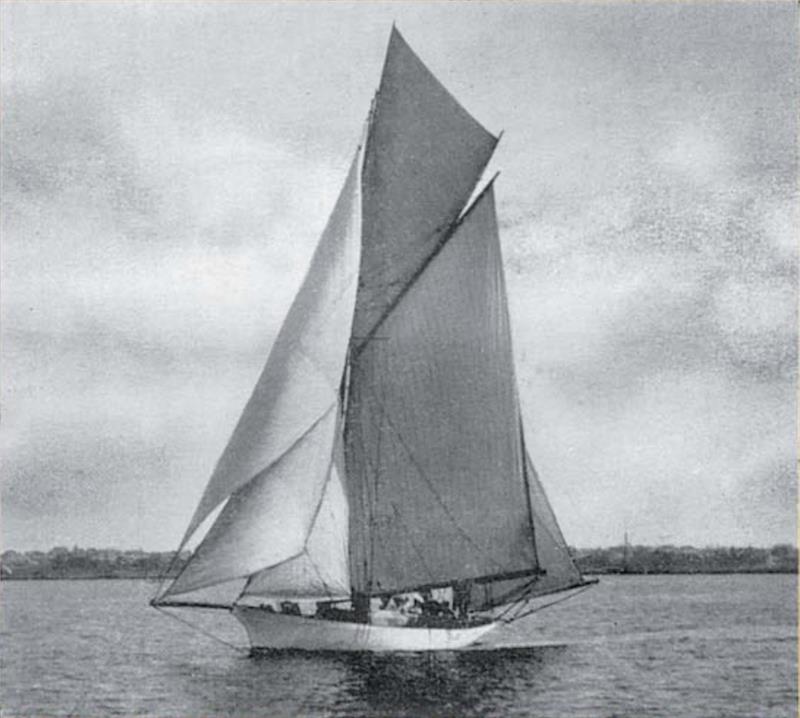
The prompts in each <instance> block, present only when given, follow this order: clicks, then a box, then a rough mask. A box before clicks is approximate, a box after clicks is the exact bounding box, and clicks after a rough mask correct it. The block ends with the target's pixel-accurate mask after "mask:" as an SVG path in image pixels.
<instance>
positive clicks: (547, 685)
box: [0, 576, 797, 718]
mask: <svg viewBox="0 0 800 718" xmlns="http://www.w3.org/2000/svg"><path fill="white" fill-rule="evenodd" d="M2 589H3V594H4V595H3V609H4V610H3V629H4V631H3V633H4V635H3V637H2V639H0V671H2V676H3V680H2V682H1V683H0V705H2V713H3V716H17V715H19V716H56V715H58V716H64V715H72V716H107V715H125V716H154V717H155V716H158V717H162V716H163V717H164V718H166V717H167V716H169V717H170V718H176V717H184V716H202V717H203V718H215V717H217V716H220V717H222V716H237V717H238V716H240V717H242V718H244V717H247V718H255V717H256V716H265V717H269V718H279V717H281V716H287V717H290V716H291V717H294V716H348V718H349V717H351V716H352V717H353V718H357V717H367V716H369V717H370V718H372V717H375V718H378V717H381V718H383V717H387V716H406V717H408V718H412V717H413V718H418V717H419V718H423V717H424V716H437V717H438V716H441V717H444V716H454V717H455V716H459V717H461V716H464V717H469V716H496V715H502V716H537V717H538V718H548V717H550V716H552V717H553V718H563V717H564V716H569V718H602V717H605V716H619V717H627V716H631V717H633V716H637V717H638V716H642V715H647V716H648V717H650V716H663V717H664V718H677V717H680V716H688V717H693V716H725V717H726V718H734V717H737V716H741V717H742V718H745V717H747V718H750V717H752V716H769V717H770V718H780V717H782V716H787V718H788V717H789V716H791V717H792V718H795V716H796V702H797V693H796V672H795V671H796V662H797V659H796V612H795V603H794V595H795V578H794V577H792V576H694V577H685V576H683V577H682V576H639V577H609V578H608V579H607V580H604V581H603V583H602V584H601V585H600V587H598V588H597V589H595V590H594V591H591V592H588V593H587V594H584V595H582V596H581V597H578V598H576V599H575V600H574V601H573V602H567V603H564V604H561V605H559V606H556V607H554V608H552V609H548V610H547V611H545V612H543V613H542V614H537V615H535V616H533V617H532V620H528V619H526V620H525V621H522V622H520V623H519V624H514V625H512V626H511V627H509V628H503V629H500V630H498V632H497V633H496V634H493V637H492V639H491V640H492V641H493V643H492V644H491V645H490V646H485V647H482V648H481V650H475V651H464V652H453V653H436V654H411V655H409V654H375V655H370V654H346V653H343V654H308V653H299V652H282V653H279V654H276V653H272V654H262V655H259V656H257V657H252V658H251V657H249V656H247V655H246V652H245V653H244V654H242V653H236V652H234V651H232V650H230V648H229V647H227V646H224V645H221V644H218V643H215V642H213V641H209V640H208V638H207V637H205V636H203V635H201V634H198V633H195V632H192V631H190V630H189V629H187V628H186V626H184V625H182V624H179V623H177V622H175V621H170V620H169V619H167V618H165V617H164V616H162V615H161V614H160V613H158V612H156V611H153V610H152V609H149V608H148V607H147V599H148V598H149V593H150V587H148V586H147V585H146V584H144V583H140V582H132V581H131V582H127V581H89V582H79V581H45V582H37V581H28V582H12V583H7V584H3V586H2ZM208 613H209V614H210V615H207V616H201V615H197V616H195V615H193V616H192V620H193V621H195V622H198V623H201V624H203V625H204V627H205V628H206V629H208V630H212V631H213V632H214V633H216V634H218V635H221V637H223V638H225V640H228V641H231V642H234V643H238V644H239V645H242V646H243V645H244V644H245V637H244V633H243V631H242V629H241V627H240V626H239V624H238V623H237V622H236V621H235V620H234V619H233V618H231V617H230V616H228V615H227V614H224V615H222V616H220V615H219V614H220V612H208ZM226 620H227V622H226ZM204 621H206V622H207V623H203V622H204ZM492 646H493V647H494V650H487V649H488V648H491V647H492ZM515 646H526V647H515ZM532 646H533V647H532Z"/></svg>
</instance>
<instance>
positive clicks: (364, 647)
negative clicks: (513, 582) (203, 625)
mask: <svg viewBox="0 0 800 718" xmlns="http://www.w3.org/2000/svg"><path fill="white" fill-rule="evenodd" d="M233 615H234V616H236V618H237V619H239V621H240V622H241V623H242V625H243V626H244V627H245V630H246V631H247V635H248V636H249V637H250V645H251V646H252V647H253V649H254V650H259V649H264V650H275V649H287V648H294V649H300V650H305V651H452V650H456V649H458V648H465V647H466V646H469V645H470V644H472V643H475V641H477V640H478V639H480V638H481V637H482V636H484V635H486V634H487V633H489V631H491V630H492V629H493V628H495V627H496V626H497V625H498V624H497V623H486V624H482V625H480V626H470V627H469V628H405V627H398V626H374V625H370V624H365V623H347V622H344V621H325V620H321V619H317V618H311V617H308V616H291V615H286V614H283V613H270V612H268V611H264V610H263V609H260V608H253V607H249V606H234V608H233Z"/></svg>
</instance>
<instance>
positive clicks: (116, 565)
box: [0, 544, 797, 580]
mask: <svg viewBox="0 0 800 718" xmlns="http://www.w3.org/2000/svg"><path fill="white" fill-rule="evenodd" d="M570 550H571V551H572V554H573V557H574V558H575V561H576V563H577V564H578V567H579V568H580V570H581V571H582V572H583V573H586V574H598V573H599V574H603V573H638V574H644V573H796V571H797V548H796V547H795V546H791V545H789V544H777V545H775V546H772V547H770V548H756V547H752V546H748V547H705V548H695V547H693V546H612V547H609V548H593V549H570ZM189 555H190V554H189V552H188V551H184V552H183V553H182V554H181V555H180V556H178V557H175V556H174V552H172V551H161V552H158V551H150V552H148V551H140V550H133V551H123V550H119V549H95V548H79V547H77V546H75V547H73V548H71V549H70V548H66V547H63V546H58V547H56V548H53V549H50V550H49V551H47V552H44V551H26V552H20V551H5V552H4V553H3V554H2V555H0V578H2V579H4V580H15V579H66V578H150V579H156V578H162V577H165V576H175V575H177V573H178V571H180V569H181V568H182V567H183V566H184V564H185V563H186V560H187V559H188V558H189ZM173 559H174V560H173Z"/></svg>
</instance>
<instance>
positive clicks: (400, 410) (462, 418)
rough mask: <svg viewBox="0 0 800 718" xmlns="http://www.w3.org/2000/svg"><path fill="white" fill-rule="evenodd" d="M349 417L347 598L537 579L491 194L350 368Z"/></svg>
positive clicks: (469, 214) (478, 204)
mask: <svg viewBox="0 0 800 718" xmlns="http://www.w3.org/2000/svg"><path fill="white" fill-rule="evenodd" d="M358 309H359V307H358V300H357V302H356V314H358ZM347 419H348V423H347V427H346V449H347V451H346V458H347V476H348V487H349V490H350V494H349V495H350V498H351V506H353V507H356V506H357V507H358V509H359V510H358V511H354V512H353V513H354V518H353V519H351V522H350V525H351V536H350V555H351V562H350V570H351V578H352V580H353V584H354V587H355V588H356V590H358V591H360V592H364V593H368V594H369V593H386V592H395V591H400V590H408V589H411V588H415V587H419V586H425V585H448V584H452V583H453V582H455V581H461V580H465V579H487V578H489V577H502V576H508V575H509V574H519V573H524V574H530V573H533V572H535V571H536V569H537V566H538V564H537V560H536V552H535V546H534V537H533V529H532V524H531V516H530V512H529V509H528V503H527V499H526V495H525V491H526V487H525V477H524V454H523V451H522V444H521V435H520V431H519V407H518V405H517V396H516V382H515V380H514V365H513V357H512V351H511V333H510V327H509V320H508V313H507V308H506V297H505V287H504V282H503V266H502V261H501V256H500V245H499V239H498V234H497V224H496V218H495V207H494V195H493V191H492V188H491V186H489V187H488V188H487V189H486V190H485V191H484V192H483V193H482V195H481V196H480V197H479V198H478V200H477V201H476V202H475V204H474V205H473V206H472V208H471V209H470V210H469V211H468V212H467V214H466V215H465V216H464V218H463V219H462V221H461V222H460V223H459V224H458V226H457V227H456V228H455V229H454V230H453V231H452V233H451V236H450V237H449V238H448V240H447V242H446V243H445V245H444V246H443V247H442V248H441V250H440V251H439V252H438V253H437V254H436V256H435V257H434V258H432V259H431V260H430V261H429V262H428V265H427V266H426V268H425V270H424V272H422V273H421V274H420V276H419V278H418V279H417V280H416V281H415V282H414V285H413V286H412V287H411V288H410V289H409V290H408V291H407V292H406V293H405V294H404V296H403V297H402V299H401V300H400V301H399V303H398V304H397V305H396V306H395V308H394V309H393V310H392V311H391V313H390V314H389V315H388V316H387V317H386V319H385V320H384V322H383V323H382V325H381V327H380V331H379V333H378V335H376V336H375V337H373V339H372V340H371V341H370V342H368V343H367V344H366V345H365V346H364V349H363V351H362V352H361V353H360V355H359V356H358V357H357V358H356V359H355V360H354V361H353V362H352V363H351V367H350V393H349V402H348V407H347Z"/></svg>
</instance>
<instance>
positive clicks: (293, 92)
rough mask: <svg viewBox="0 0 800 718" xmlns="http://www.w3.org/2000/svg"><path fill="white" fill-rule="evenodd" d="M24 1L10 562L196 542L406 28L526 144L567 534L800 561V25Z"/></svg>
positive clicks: (11, 291) (551, 474) (545, 425)
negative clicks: (191, 526) (193, 519)
mask: <svg viewBox="0 0 800 718" xmlns="http://www.w3.org/2000/svg"><path fill="white" fill-rule="evenodd" d="M1 11H2V21H3V22H2V26H3V27H2V43H3V45H2V50H3V53H2V68H1V69H2V102H3V126H2V183H3V184H2V257H1V258H0V261H1V262H2V265H1V269H2V283H1V285H0V300H1V301H0V311H1V312H2V314H1V316H0V319H1V320H2V324H1V325H0V331H1V332H2V336H1V339H2V356H1V357H0V359H1V361H2V377H3V381H2V389H1V391H2V393H1V395H0V401H1V403H2V495H1V496H2V541H3V546H4V547H5V548H14V549H18V550H30V549H47V548H49V547H51V546H54V545H67V546H71V545H74V544H77V545H81V546H97V547H100V546H115V547H120V548H137V547H141V548H144V549H146V550H170V549H173V548H175V547H176V545H177V543H178V541H179V539H180V536H181V534H182V533H183V530H184V528H185V527H186V525H187V523H188V521H189V518H190V516H191V514H192V512H193V510H194V508H195V506H196V504H197V501H198V500H199V498H200V495H201V493H202V490H203V488H204V486H205V483H206V481H207V480H208V477H209V475H210V473H211V470H212V469H213V466H214V463H215V462H216V459H217V458H218V456H219V454H220V453H221V451H222V449H223V447H224V445H225V443H226V441H227V439H228V437H229V436H230V433H231V431H232V429H233V426H234V424H235V422H236V420H237V418H238V416H239V413H240V411H241V409H242V407H243V405H244V403H245V401H246V400H247V398H248V396H249V394H250V391H251V389H252V387H253V384H254V383H255V380H256V378H257V376H258V374H259V373H260V370H261V368H262V366H263V363H264V361H265V359H266V356H267V354H268V352H269V348H270V346H271V343H272V341H273V340H274V337H275V335H276V332H277V330H278V328H279V326H280V322H281V320H282V318H283V316H284V314H285V313H286V311H287V309H288V306H289V303H290V302H291V300H292V297H293V295H294V292H295V291H296V289H297V288H298V286H299V283H300V281H301V279H302V276H303V274H304V271H305V269H306V267H307V264H308V261H309V259H310V256H311V252H312V251H313V248H314V246H315V243H316V241H317V239H318V237H319V235H320V233H321V231H322V228H323V226H324V224H325V221H326V219H327V215H328V213H329V212H330V211H331V209H332V207H333V203H334V201H335V199H336V196H337V195H338V191H339V189H340V187H341V185H342V183H343V182H344V178H345V174H346V172H347V168H348V165H349V162H350V160H351V158H352V155H353V152H354V150H355V147H356V145H357V143H358V141H359V138H360V133H361V130H362V126H363V122H364V119H365V117H366V113H367V110H368V108H369V103H370V99H371V97H372V94H373V92H374V90H375V88H376V86H377V82H378V79H379V75H380V70H381V67H382V63H383V55H384V52H385V47H386V43H387V41H388V36H389V31H390V28H391V24H392V22H393V21H395V22H396V23H397V26H398V28H399V30H400V31H401V33H403V35H404V37H405V38H406V40H407V41H408V42H409V44H410V45H411V46H412V47H413V48H414V49H415V51H416V52H417V53H418V54H419V55H420V57H421V58H422V59H423V61H425V62H426V64H427V65H428V66H429V67H430V68H431V70H432V71H433V72H434V73H435V74H436V75H437V76H438V77H439V79H440V80H441V81H442V82H443V83H444V84H445V85H446V86H447V87H448V88H449V89H450V90H451V91H452V92H453V94H455V96H456V97H457V98H458V99H459V100H460V102H461V103H462V104H463V105H464V106H465V107H466V108H467V109H468V110H469V111H470V112H471V113H472V114H473V115H474V116H475V117H476V118H477V119H478V120H479V121H480V122H481V123H482V124H484V126H486V127H487V128H488V129H489V130H490V131H492V132H494V133H497V132H499V131H500V130H504V135H503V138H502V140H501V142H500V145H499V146H498V149H497V152H496V154H495V156H494V158H493V160H492V162H491V165H490V167H489V168H488V170H487V177H488V176H491V174H492V173H493V172H494V171H496V170H500V171H501V175H500V177H499V179H498V181H497V184H496V188H495V189H496V194H497V198H498V214H499V217H500V222H501V234H502V244H503V253H504V259H505V265H506V275H507V284H508V292H509V301H510V309H511V317H512V330H513V334H514V348H515V354H516V358H517V376H518V381H519V383H520V393H521V397H522V402H523V411H524V418H525V423H526V430H527V435H528V446H529V449H530V453H531V455H532V457H533V460H534V463H535V464H536V466H537V469H538V472H539V474H540V476H541V479H542V482H543V483H544V485H545V487H546V489H547V491H548V493H549V495H550V499H551V502H552V504H553V506H554V509H555V512H556V514H557V515H558V517H559V520H560V522H561V525H562V528H563V530H564V533H565V535H566V538H567V540H568V542H569V543H570V544H572V545H576V546H599V545H608V544H619V543H621V541H622V537H623V533H624V532H625V531H627V532H628V533H629V535H630V539H631V541H632V542H633V543H643V544H644V543H650V544H695V545H729V544H731V545H734V544H735V545H769V544H772V543H776V542H792V543H794V542H795V541H796V530H795V526H796V449H795V443H796V442H795V421H796V419H795V401H796V398H795V397H796V361H797V357H796V347H797V336H796V326H797V316H796V312H797V303H796V299H797V297H796V278H797V254H796V230H797V226H798V221H797V220H798V217H797V144H796V141H797V138H796V134H795V133H796V117H797V112H798V87H797V80H796V79H795V77H794V74H795V73H794V72H793V69H794V68H795V67H796V62H797V49H798V48H797V45H798V35H797V10H796V7H795V4H794V3H792V2H785V3H769V4H768V3H735V4H730V5H727V4H722V3H716V4H712V5H699V4H697V5H693V4H689V3H681V4H644V3H637V4H582V5H568V4H560V3H559V4H539V3H534V2H517V3H508V2H489V3H480V2H473V3H470V4H469V5H466V4H462V3H458V2H448V3H433V2H414V3H408V4H406V3H400V2H391V3H374V4H373V3H366V2H360V3H357V4H350V3H344V2H337V3H332V2H319V3H305V2H292V3H288V2H283V3H276V4H270V3H255V2H248V3H234V2H225V3H223V2H210V3H200V2H185V3H174V4H168V3H160V2H159V3H155V2H138V3H133V2H131V3H115V2H104V3H92V4H81V3H74V2H70V3H58V4H48V3H45V2H39V1H37V2H30V3H22V2H13V3H4V4H3V5H2V10H1Z"/></svg>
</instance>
